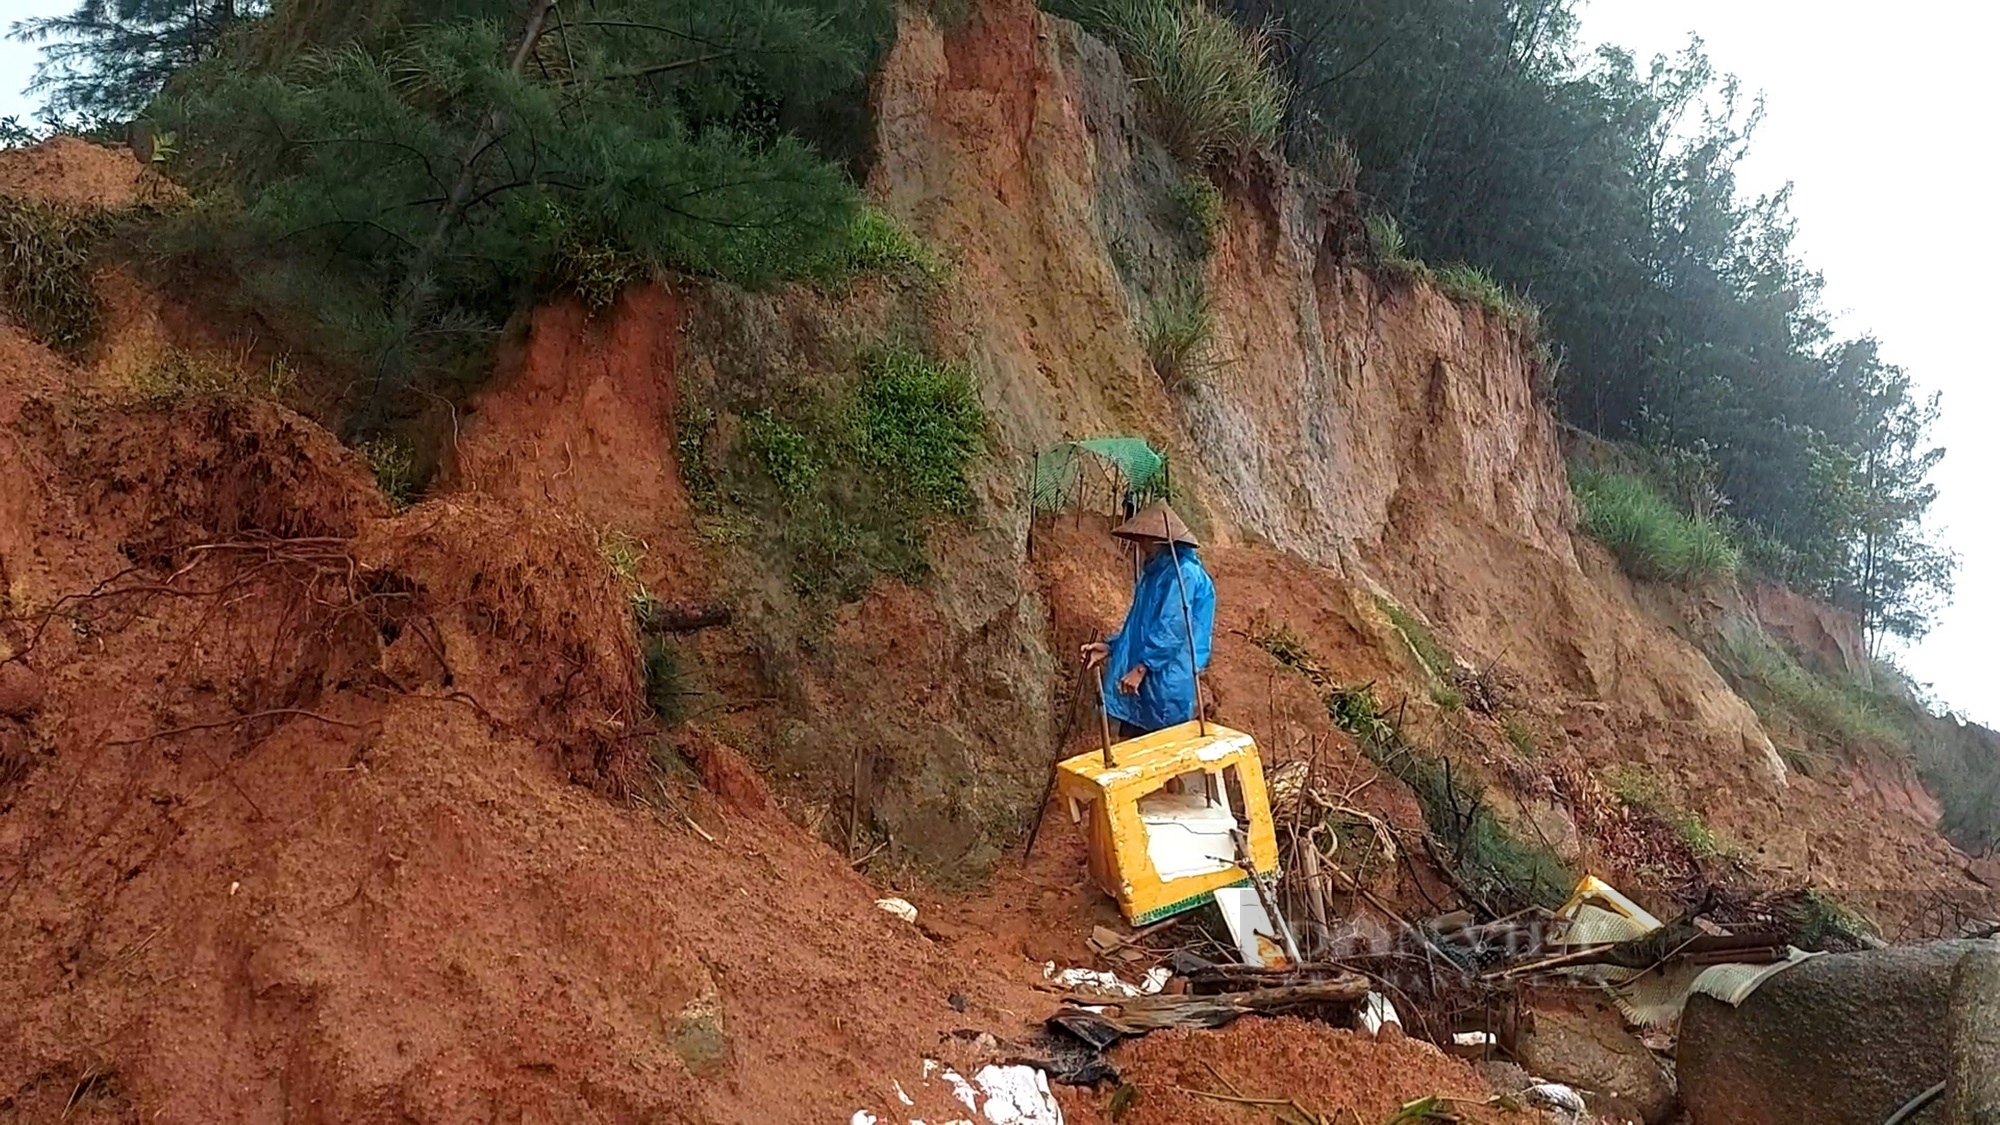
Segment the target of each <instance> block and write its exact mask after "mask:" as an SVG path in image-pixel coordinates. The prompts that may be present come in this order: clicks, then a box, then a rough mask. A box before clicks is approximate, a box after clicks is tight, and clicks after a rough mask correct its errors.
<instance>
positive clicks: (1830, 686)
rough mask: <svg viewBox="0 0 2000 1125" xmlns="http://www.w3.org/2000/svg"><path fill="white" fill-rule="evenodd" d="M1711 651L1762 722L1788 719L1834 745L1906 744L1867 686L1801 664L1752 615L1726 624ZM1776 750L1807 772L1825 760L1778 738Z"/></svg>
mask: <svg viewBox="0 0 2000 1125" xmlns="http://www.w3.org/2000/svg"><path fill="white" fill-rule="evenodd" d="M1711 655H1712V656H1714V657H1715V658H1716V660H1717V663H1718V664H1719V665H1720V666H1721V670H1722V671H1723V672H1724V673H1725V674H1726V675H1727V676H1728V677H1729V679H1730V681H1731V682H1732V683H1734V684H1735V685H1736V687H1737V690H1738V691H1740V692H1742V693H1743V695H1744V698H1745V699H1746V700H1747V701H1748V702H1749V704H1750V705H1751V707H1752V708H1754V709H1755V710H1756V711H1757V713H1758V714H1759V715H1760V716H1761V717H1762V718H1764V720H1765V721H1766V722H1770V723H1777V724H1785V725H1790V726H1793V727H1796V728H1799V729H1801V730H1803V731H1804V732H1806V733H1807V734H1809V735H1815V736H1817V737H1818V738H1819V739H1821V740H1823V741H1825V742H1828V743H1833V744H1836V745H1842V746H1855V745H1862V744H1869V743H1873V744H1878V745H1886V746H1890V747H1894V748H1896V749H1899V750H1903V751H1908V750H1909V749H1910V736H1909V733H1908V732H1907V731H1906V730H1905V729H1904V728H1903V727H1902V726H1900V725H1898V724H1897V723H1896V722H1895V721H1894V719H1893V718H1892V717H1891V716H1889V715H1888V714H1886V713H1885V712H1884V710H1883V709H1882V708H1881V706H1879V705H1878V702H1877V698H1876V696H1875V695H1874V693H1872V692H1870V691H1869V689H1868V688H1867V687H1865V686H1864V685H1862V684H1859V683H1856V682H1854V681H1852V680H1846V679H1841V678H1835V677H1832V676H1826V675H1821V674H1819V673H1817V672H1814V671H1812V670H1810V669H1808V668H1806V667H1804V666H1803V665H1801V664H1800V663H1799V662H1798V661H1797V660H1795V659H1793V657H1792V655H1791V654H1790V653H1788V652H1786V651H1785V649H1784V647H1783V646H1781V645H1780V644H1778V642H1777V641H1775V640H1773V639H1771V637H1770V636H1769V635H1768V634H1766V633H1765V632H1764V631H1763V630H1762V629H1760V628H1758V627H1757V626H1756V624H1755V623H1753V622H1751V621H1748V620H1743V619H1737V620H1734V621H1731V622H1729V623H1728V624H1727V625H1725V626H1724V627H1723V630H1722V643H1721V645H1720V648H1719V651H1717V652H1714V653H1712V654H1711ZM1779 750H1780V753H1781V755H1782V756H1783V757H1784V758H1785V763H1786V764H1787V765H1789V766H1791V767H1792V768H1794V769H1796V770H1798V771H1799V772H1801V773H1803V774H1806V775H1807V776H1809V777H1810V776H1813V775H1814V774H1816V773H1818V772H1820V771H1821V769H1823V767H1824V766H1825V764H1826V755H1825V754H1824V752H1822V751H1820V750H1818V749H1816V748H1814V747H1812V746H1804V747H1800V746H1796V745H1794V746H1789V747H1788V746H1786V745H1785V744H1783V743H1782V742H1781V743H1780V747H1779Z"/></svg>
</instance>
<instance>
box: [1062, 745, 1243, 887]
mask: <svg viewBox="0 0 2000 1125" xmlns="http://www.w3.org/2000/svg"><path fill="white" fill-rule="evenodd" d="M1056 785H1057V791H1058V792H1059V793H1060V794H1061V795H1062V799H1063V801H1064V803H1065V804H1066V805H1067V807H1068V808H1069V812H1070V818H1071V819H1072V820H1073V821H1075V822H1077V824H1078V826H1079V827H1080V828H1081V830H1082V832H1083V836H1084V839H1085V840H1087V841H1089V847H1090V852H1091V858H1090V863H1089V870H1090V872H1091V874H1092V876H1093V877H1094V878H1095V879H1096V880H1097V883H1098V885H1099V886H1100V887H1101V888H1102V889H1103V890H1104V891H1105V892H1106V893H1107V894H1110V895H1111V896H1112V897H1114V898H1116V899H1117V900H1118V906H1119V908H1120V909H1121V910H1122V911H1123V912H1124V914H1125V918H1126V920H1127V921H1128V922H1131V923H1132V924H1133V925H1135V926H1136V925H1145V924H1148V923H1151V922H1156V921H1159V920H1161V919H1163V918H1170V917H1172V916H1174V915H1176V914H1180V913H1183V912H1185V911H1188V910H1193V909H1196V908H1197V907H1200V906H1201V905H1202V904H1203V903H1205V902H1207V900H1208V894H1209V892H1211V891H1213V890H1216V889H1217V888H1219V887H1227V886H1231V885H1234V884H1238V883H1241V882H1242V881H1243V879H1244V872H1243V869H1242V868H1241V867H1240V866H1238V859H1237V849H1236V846H1235V843H1234V841H1232V840H1231V839H1230V836H1231V832H1232V830H1233V829H1234V828H1235V827H1236V824H1237V818H1238V817H1241V818H1242V820H1243V821H1244V822H1245V823H1247V824H1249V826H1250V830H1249V850H1250V854H1251V857H1252V862H1253V863H1254V865H1255V867H1256V869H1257V870H1258V871H1260V872H1267V873H1272V874H1275V873H1276V871H1277V868H1278V843H1277V836H1276V833H1275V831H1274V829H1273V826H1272V821H1271V808H1270V802H1269V799H1268V795H1267V794H1266V792H1265V789H1264V766H1263V760H1262V759H1261V758H1260V757H1259V756H1258V753H1257V743H1256V742H1255V740H1253V739H1252V738H1251V737H1250V736H1249V735H1247V734H1244V733H1242V732H1240V731H1234V730H1230V729H1229V728H1227V727H1223V726H1220V725H1218V724H1215V723H1206V722H1190V723H1183V724H1181V725H1180V726H1175V727H1168V728H1167V729H1166V730H1162V731H1156V732H1154V733H1152V734H1149V735H1147V736H1145V737H1143V738H1137V739H1132V740H1129V741H1127V742H1123V743H1119V744H1118V745H1117V746H1115V747H1108V748H1106V750H1105V751H1104V752H1102V753H1100V752H1098V751H1095V750H1093V751H1091V752H1089V753H1087V754H1079V755H1077V756H1076V757H1073V758H1070V759H1068V760H1067V761H1064V762H1062V763H1061V764H1059V765H1058V766H1057V783H1056ZM1236 805H1241V806H1242V807H1241V808H1236V807H1234V806H1236Z"/></svg>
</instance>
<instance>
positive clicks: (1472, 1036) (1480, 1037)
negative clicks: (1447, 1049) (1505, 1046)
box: [1451, 1031, 1493, 1047]
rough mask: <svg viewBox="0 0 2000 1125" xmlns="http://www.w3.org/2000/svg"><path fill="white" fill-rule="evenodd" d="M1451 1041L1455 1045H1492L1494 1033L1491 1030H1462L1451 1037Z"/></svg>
mask: <svg viewBox="0 0 2000 1125" xmlns="http://www.w3.org/2000/svg"><path fill="white" fill-rule="evenodd" d="M1451 1042H1452V1045H1453V1046H1457V1047H1491V1046H1492V1045H1493V1033H1492V1032H1490V1031H1461V1032H1458V1033H1457V1034H1455V1035H1453V1036H1452V1037H1451Z"/></svg>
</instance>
